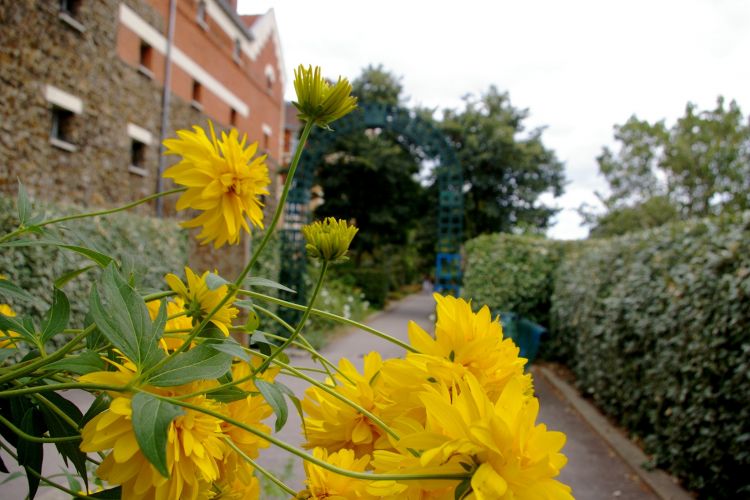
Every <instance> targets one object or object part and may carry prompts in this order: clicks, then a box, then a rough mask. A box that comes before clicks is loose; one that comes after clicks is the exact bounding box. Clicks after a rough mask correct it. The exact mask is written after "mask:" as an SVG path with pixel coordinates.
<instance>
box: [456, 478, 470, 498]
mask: <svg viewBox="0 0 750 500" xmlns="http://www.w3.org/2000/svg"><path fill="white" fill-rule="evenodd" d="M470 491H471V479H470V478H469V479H464V480H463V481H461V483H460V484H459V485H458V486H456V490H455V492H454V495H453V499H454V500H462V499H463V498H465V497H466V495H468V494H469V492H470Z"/></svg>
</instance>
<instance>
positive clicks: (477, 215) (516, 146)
mask: <svg viewBox="0 0 750 500" xmlns="http://www.w3.org/2000/svg"><path fill="white" fill-rule="evenodd" d="M464 100H465V102H466V107H465V109H464V110H462V111H455V110H447V111H445V113H444V118H443V121H442V129H443V130H444V132H445V133H446V134H447V135H448V137H449V138H450V140H451V142H452V143H453V146H454V147H455V148H456V151H457V153H458V157H459V160H460V162H461V167H462V169H463V174H464V191H465V198H464V203H465V210H466V226H465V227H466V233H467V234H466V237H467V239H468V238H473V237H474V236H477V235H480V234H484V233H495V232H512V231H519V230H520V231H537V232H538V231H541V230H543V229H546V228H547V227H548V226H549V223H550V219H551V218H552V216H553V215H554V214H555V213H556V210H555V209H554V208H551V207H548V206H545V205H543V204H542V203H540V201H539V196H540V195H541V194H542V193H544V192H549V191H551V192H552V193H553V194H554V195H555V196H559V195H561V194H562V191H563V185H564V182H565V181H564V173H563V164H562V163H561V162H560V161H559V160H558V159H557V157H556V156H555V153H554V152H553V151H552V150H551V149H548V148H547V147H546V146H544V143H543V142H542V132H543V130H542V129H540V128H537V129H533V130H530V131H528V132H527V131H526V128H525V126H524V120H526V119H527V118H528V116H529V112H528V110H526V109H518V108H515V107H514V106H513V105H512V104H511V102H510V97H509V95H508V93H506V92H504V93H501V92H499V91H498V90H497V88H495V87H494V86H492V87H490V89H489V90H488V91H487V92H486V93H484V94H482V95H481V96H480V97H478V98H477V97H475V96H472V95H469V96H467V97H465V99H464Z"/></svg>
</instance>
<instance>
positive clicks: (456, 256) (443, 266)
mask: <svg viewBox="0 0 750 500" xmlns="http://www.w3.org/2000/svg"><path fill="white" fill-rule="evenodd" d="M334 128H335V130H334V132H326V133H320V132H319V131H318V132H317V133H315V132H314V133H313V134H312V135H311V138H310V140H308V144H307V147H306V148H305V150H304V151H303V153H302V157H301V158H300V164H299V166H298V168H297V174H296V175H295V178H294V181H293V184H292V188H291V191H290V193H289V198H288V200H289V201H288V203H287V206H286V207H285V212H284V216H285V219H284V220H285V223H284V227H283V229H282V234H281V243H282V256H283V260H282V263H281V282H282V283H284V284H285V285H288V286H291V287H292V288H294V289H295V290H297V294H295V295H287V296H286V297H285V298H286V299H287V300H292V301H294V302H297V303H304V301H305V297H306V294H305V274H306V273H307V260H306V256H305V242H304V239H303V238H302V234H301V232H300V228H301V226H302V225H303V224H307V223H308V222H310V219H311V216H312V214H311V213H310V212H309V209H308V208H309V206H310V189H311V188H312V186H313V185H314V182H315V173H316V172H317V169H318V167H319V166H320V165H321V164H322V163H323V161H324V157H325V155H327V154H329V153H331V152H333V147H334V144H335V143H336V141H337V139H339V138H340V137H342V136H346V135H349V134H352V133H361V132H364V131H365V130H367V129H373V128H379V129H382V130H385V131H390V132H393V133H394V134H396V135H397V136H398V137H399V138H403V140H404V141H405V142H406V143H407V144H408V145H410V146H414V147H418V148H419V149H420V150H421V151H423V152H424V154H425V156H426V157H427V158H430V159H433V160H435V161H436V164H437V165H436V167H435V168H436V169H437V183H438V189H439V192H440V196H439V201H438V221H437V223H438V227H437V248H436V250H437V259H436V263H435V274H436V276H435V279H436V281H435V290H436V291H438V292H441V293H453V294H456V295H457V294H458V291H459V287H460V285H461V279H462V272H461V267H462V266H461V254H460V247H461V243H462V242H463V223H464V201H463V190H462V189H463V174H462V171H461V166H460V164H459V162H458V158H457V157H456V153H455V151H454V150H453V148H452V146H451V145H450V144H449V143H448V141H447V140H446V138H445V136H444V135H443V134H442V133H441V132H440V131H439V130H438V129H437V128H436V127H434V126H433V125H432V124H431V123H429V122H427V121H425V120H422V119H421V118H420V117H419V116H417V114H416V113H414V112H413V111H409V110H407V109H404V108H400V107H396V106H384V105H371V104H365V105H362V106H360V107H359V108H357V110H356V111H355V112H353V113H351V114H349V115H347V116H345V117H344V118H342V119H341V120H339V121H337V122H335V123H334Z"/></svg>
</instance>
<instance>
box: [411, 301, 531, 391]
mask: <svg viewBox="0 0 750 500" xmlns="http://www.w3.org/2000/svg"><path fill="white" fill-rule="evenodd" d="M433 296H434V297H435V301H436V302H437V323H436V324H435V338H434V339H433V338H432V337H431V336H430V335H429V334H427V332H425V331H424V330H423V329H422V328H420V327H419V325H417V324H416V323H414V322H411V323H409V340H410V343H411V345H412V346H414V347H415V348H416V349H417V350H418V351H419V352H420V353H421V354H422V355H419V354H411V353H410V354H409V355H408V356H407V359H409V360H410V361H411V362H412V363H413V364H415V365H421V366H422V367H423V368H424V370H425V371H426V372H428V373H430V375H431V376H432V377H434V378H435V379H438V380H441V381H443V382H444V383H446V384H447V385H451V384H452V381H455V380H458V379H460V378H462V377H463V376H464V374H465V373H471V374H472V375H474V377H476V378H477V380H479V383H480V384H481V385H482V387H483V388H484V390H485V391H486V392H487V394H488V396H489V397H490V399H494V398H496V397H497V396H498V395H499V394H500V393H501V392H502V390H503V388H504V387H505V385H506V384H507V383H508V382H509V381H510V380H511V379H516V378H520V379H521V383H522V384H523V385H524V392H525V393H526V394H528V395H531V394H532V393H533V388H532V382H531V375H528V374H526V375H525V374H524V372H523V369H524V365H525V364H526V359H524V358H519V357H518V352H519V349H518V347H517V346H516V345H515V344H514V343H513V341H512V340H511V339H509V338H507V339H504V338H503V330H502V326H501V325H500V321H499V320H498V319H497V318H496V319H495V320H493V319H492V317H491V315H490V310H489V308H488V307H487V306H484V307H482V308H481V309H480V310H479V312H478V313H476V314H475V313H474V312H472V310H471V304H470V303H468V302H466V301H465V300H463V299H458V298H455V297H451V296H446V297H443V296H442V295H439V294H434V295H433Z"/></svg>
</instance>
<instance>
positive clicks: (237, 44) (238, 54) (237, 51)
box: [232, 38, 242, 64]
mask: <svg viewBox="0 0 750 500" xmlns="http://www.w3.org/2000/svg"><path fill="white" fill-rule="evenodd" d="M232 59H234V62H236V63H237V64H240V63H241V62H242V40H240V39H239V38H237V39H236V40H235V41H234V49H233V51H232Z"/></svg>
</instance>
